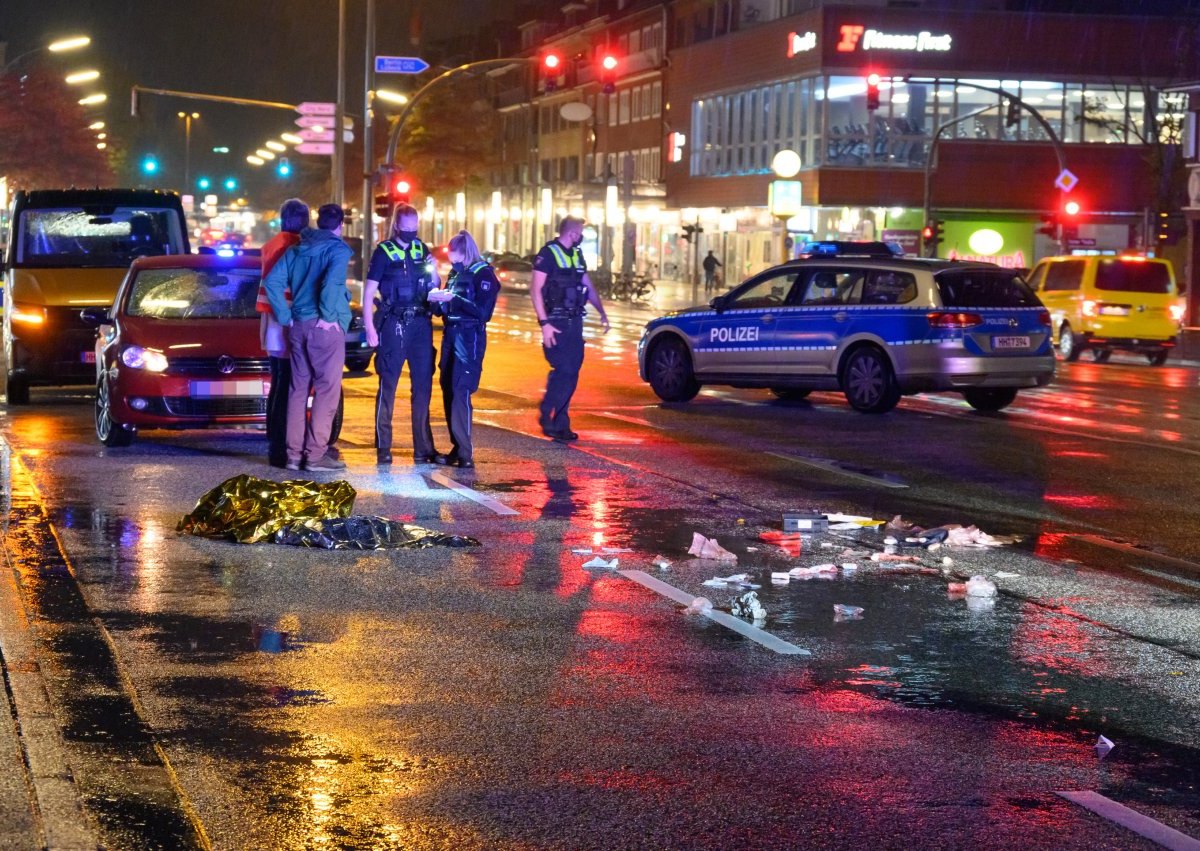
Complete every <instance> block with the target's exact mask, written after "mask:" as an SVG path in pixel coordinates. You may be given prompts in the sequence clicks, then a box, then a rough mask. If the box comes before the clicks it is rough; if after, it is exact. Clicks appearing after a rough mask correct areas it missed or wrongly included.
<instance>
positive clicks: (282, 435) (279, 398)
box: [267, 355, 346, 467]
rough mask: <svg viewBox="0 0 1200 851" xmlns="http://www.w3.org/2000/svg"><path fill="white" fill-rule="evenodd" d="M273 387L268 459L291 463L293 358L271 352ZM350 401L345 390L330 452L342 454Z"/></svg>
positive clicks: (332, 455)
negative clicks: (344, 416) (340, 442)
mask: <svg viewBox="0 0 1200 851" xmlns="http://www.w3.org/2000/svg"><path fill="white" fill-rule="evenodd" d="M270 363H271V390H270V392H268V393H267V463H268V464H270V465H271V466H272V467H283V466H285V465H286V464H287V405H288V403H287V400H288V388H289V387H291V384H292V359H291V358H277V357H275V356H274V355H271V356H270ZM345 404H346V397H345V394H344V393H343V395H342V397H341V398H340V399H339V400H338V407H337V413H336V414H334V415H333V428H331V429H330V430H329V449H328V450H327V452H326V456H327V457H330V458H337V457H339V455H340V453H338V451H337V448H336V447H335V446H334V444H335V443H337V439H338V437H339V436H340V435H341V433H342V414H343V409H344V406H345Z"/></svg>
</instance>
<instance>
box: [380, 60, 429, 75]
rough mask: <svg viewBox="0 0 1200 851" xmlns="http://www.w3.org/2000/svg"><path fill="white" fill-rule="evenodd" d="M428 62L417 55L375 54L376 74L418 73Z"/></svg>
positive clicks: (427, 66) (426, 68) (425, 69)
mask: <svg viewBox="0 0 1200 851" xmlns="http://www.w3.org/2000/svg"><path fill="white" fill-rule="evenodd" d="M427 70H429V63H428V62H426V61H425V60H424V59H422V58H421V57H419V56H376V57H375V73H376V74H420V73H421V72H422V71H427Z"/></svg>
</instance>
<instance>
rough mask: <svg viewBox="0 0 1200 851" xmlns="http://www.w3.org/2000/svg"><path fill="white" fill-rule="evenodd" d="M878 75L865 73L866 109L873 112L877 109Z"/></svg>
mask: <svg viewBox="0 0 1200 851" xmlns="http://www.w3.org/2000/svg"><path fill="white" fill-rule="evenodd" d="M879 79H880V78H879V75H878V74H868V75H867V111H868V112H874V111H875V110H877V109H879Z"/></svg>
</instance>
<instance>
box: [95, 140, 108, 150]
mask: <svg viewBox="0 0 1200 851" xmlns="http://www.w3.org/2000/svg"><path fill="white" fill-rule="evenodd" d="M96 147H97V148H98V149H100V150H101V151H103V150H104V149H105V148H107V147H108V142H97V143H96Z"/></svg>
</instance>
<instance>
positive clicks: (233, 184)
mask: <svg viewBox="0 0 1200 851" xmlns="http://www.w3.org/2000/svg"><path fill="white" fill-rule="evenodd" d="M225 188H226V189H227V190H228V191H230V192H233V191H234V190H236V189H237V188H238V182H237V180H236V179H235V178H232V177H227V178H225Z"/></svg>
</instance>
